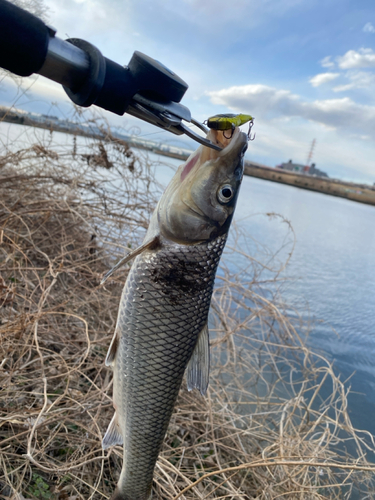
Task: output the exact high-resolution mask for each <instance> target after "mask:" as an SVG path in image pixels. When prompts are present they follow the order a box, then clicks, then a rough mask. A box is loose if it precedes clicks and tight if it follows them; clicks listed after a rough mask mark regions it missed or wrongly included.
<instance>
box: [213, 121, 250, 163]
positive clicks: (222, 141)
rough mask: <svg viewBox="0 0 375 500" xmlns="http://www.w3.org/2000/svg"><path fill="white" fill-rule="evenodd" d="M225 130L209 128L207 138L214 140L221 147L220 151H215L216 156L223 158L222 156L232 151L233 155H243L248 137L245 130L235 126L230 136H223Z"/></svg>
mask: <svg viewBox="0 0 375 500" xmlns="http://www.w3.org/2000/svg"><path fill="white" fill-rule="evenodd" d="M225 132H227V131H225V130H224V131H222V130H210V132H209V133H208V135H207V139H209V140H210V141H212V142H214V143H215V144H217V145H218V146H220V147H221V148H222V150H221V151H219V152H217V153H216V157H217V158H223V157H224V156H227V155H230V154H231V153H232V152H234V154H235V155H238V154H239V155H240V156H241V157H243V156H244V154H245V152H246V150H247V146H248V141H249V138H248V136H247V134H245V132H242V131H241V130H240V129H239V127H236V128H235V129H234V131H233V134H232V136H231V137H230V138H228V137H226V136H225Z"/></svg>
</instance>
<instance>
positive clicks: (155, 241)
mask: <svg viewBox="0 0 375 500" xmlns="http://www.w3.org/2000/svg"><path fill="white" fill-rule="evenodd" d="M158 244H159V236H155V237H154V238H152V240H150V241H148V242H147V243H144V244H143V245H141V246H140V247H138V248H137V249H136V250H133V252H130V253H129V254H128V255H125V257H123V258H122V259H121V260H119V262H117V264H116V265H115V266H113V267H112V269H110V270H109V271H108V272H107V273H106V274H105V275H104V276H103V278H102V281H101V282H100V284H101V285H103V283H105V282H106V281H107V279H108V278H109V277H110V276H112V274H113V273H114V272H115V271H117V269H119V268H120V267H121V266H123V265H124V264H126V263H127V262H129V261H130V260H132V259H134V258H135V257H137V255H139V254H140V253H142V252H143V251H144V250H147V249H149V250H152V249H153V248H156V247H157V246H158Z"/></svg>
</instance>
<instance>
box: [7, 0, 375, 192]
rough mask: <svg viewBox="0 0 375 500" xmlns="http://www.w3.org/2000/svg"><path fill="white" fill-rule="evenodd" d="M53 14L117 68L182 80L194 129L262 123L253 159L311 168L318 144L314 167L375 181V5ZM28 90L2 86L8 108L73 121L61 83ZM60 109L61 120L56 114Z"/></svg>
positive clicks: (223, 4) (163, 5)
mask: <svg viewBox="0 0 375 500" xmlns="http://www.w3.org/2000/svg"><path fill="white" fill-rule="evenodd" d="M24 1H26V2H27V0H24ZM44 4H45V6H46V7H47V15H48V22H49V24H51V25H53V26H54V27H55V28H56V29H57V36H59V37H60V38H63V39H65V38H68V37H77V38H83V39H85V40H87V41H89V42H91V43H93V44H94V45H96V47H98V48H99V49H100V51H101V52H102V53H103V55H105V56H106V57H107V58H109V59H112V60H114V61H116V62H118V63H120V64H127V63H128V62H129V60H130V58H131V56H132V53H133V52H134V51H135V50H139V51H141V52H144V53H145V54H147V55H149V56H151V57H153V58H155V59H157V60H159V61H161V62H162V63H163V64H165V65H166V66H167V67H169V68H170V69H171V70H173V71H174V72H175V73H177V74H178V75H179V76H180V77H181V78H182V79H183V80H185V81H186V82H187V83H188V85H189V89H188V90H187V92H186V94H185V96H184V98H183V99H182V101H181V102H182V104H184V105H185V106H187V107H188V108H189V109H190V111H191V113H192V116H193V117H194V118H195V119H197V120H200V121H204V120H206V119H207V118H208V117H209V116H212V115H215V114H217V113H228V112H231V113H237V112H240V113H246V114H251V115H252V116H254V118H255V120H254V127H253V131H254V132H255V133H256V138H255V140H254V141H253V142H252V143H251V144H250V146H249V149H248V153H247V158H248V159H249V160H253V161H256V162H260V163H263V164H265V165H269V166H276V165H277V164H280V163H281V162H286V161H288V160H290V159H292V160H293V161H294V162H296V163H303V164H305V163H306V161H307V157H308V154H309V151H310V147H311V144H312V141H313V139H316V144H315V148H314V153H313V158H312V161H313V162H315V163H316V166H317V167H318V168H320V169H321V170H323V171H325V172H327V173H328V175H329V176H330V177H335V178H341V179H346V180H353V181H358V182H367V183H371V184H373V183H375V141H374V139H375V2H374V0H357V1H355V2H354V1H353V0H105V1H104V0H44ZM22 85H23V89H26V88H27V89H28V90H27V92H26V94H25V93H20V91H19V90H18V91H16V87H15V84H14V83H13V81H12V80H10V79H6V80H3V81H2V82H1V83H0V104H2V105H7V104H13V103H14V105H15V107H18V108H23V109H26V110H31V111H37V112H43V113H45V112H51V113H52V114H56V113H57V112H60V111H61V110H62V111H61V112H66V113H68V111H67V110H68V108H69V106H70V105H69V104H68V103H69V99H68V98H67V97H66V95H65V93H64V91H63V89H62V88H61V86H59V85H58V84H55V83H54V82H51V81H48V80H46V79H45V78H43V77H37V78H35V77H30V78H27V79H24V81H23V83H22ZM17 92H18V93H17ZM51 102H52V103H53V106H55V107H56V109H58V110H59V111H56V110H55V111H56V112H53V111H51V109H52V108H53V106H52V108H51ZM105 116H106V118H107V119H108V121H109V123H112V124H113V125H115V126H122V127H124V128H125V129H131V130H137V131H138V133H139V135H141V136H145V137H147V138H149V139H153V140H156V141H159V140H160V141H161V140H162V141H163V142H169V143H171V144H179V145H184V144H185V145H187V146H190V147H191V146H193V147H194V143H192V142H191V141H189V140H187V139H184V136H174V135H172V134H165V133H163V132H160V131H159V129H156V128H155V127H152V126H150V125H148V124H146V123H144V122H141V121H139V120H136V119H134V118H132V117H130V116H129V115H125V116H123V117H118V116H115V115H111V114H109V113H107V114H106V115H105ZM132 127H133V128H132ZM134 127H136V129H135V128H134ZM184 141H186V142H184Z"/></svg>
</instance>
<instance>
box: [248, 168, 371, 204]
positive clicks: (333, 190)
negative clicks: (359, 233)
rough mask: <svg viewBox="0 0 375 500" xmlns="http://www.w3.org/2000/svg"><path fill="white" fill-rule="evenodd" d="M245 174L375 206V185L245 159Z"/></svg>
mask: <svg viewBox="0 0 375 500" xmlns="http://www.w3.org/2000/svg"><path fill="white" fill-rule="evenodd" d="M245 175H249V176H251V177H258V178H259V179H264V180H267V181H272V182H279V183H281V184H288V185H289V186H294V187H298V188H301V189H308V190H309V191H317V192H319V193H323V194H329V195H331V196H338V197H340V198H346V199H348V200H352V201H358V202H360V203H366V204H367V205H374V206H375V186H374V187H373V186H369V185H366V184H356V183H354V182H345V181H340V180H338V179H330V178H327V177H315V176H311V175H306V174H300V173H298V172H288V171H285V170H282V169H280V168H272V167H267V166H265V165H260V164H257V163H253V162H251V161H245Z"/></svg>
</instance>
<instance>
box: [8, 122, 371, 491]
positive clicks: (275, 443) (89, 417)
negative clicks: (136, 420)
mask: <svg viewBox="0 0 375 500" xmlns="http://www.w3.org/2000/svg"><path fill="white" fill-rule="evenodd" d="M43 135H44V139H43V141H42V142H41V141H37V142H36V143H35V144H33V145H31V146H30V147H28V148H25V149H23V150H17V151H11V150H9V149H8V148H7V147H5V146H3V152H2V156H1V157H0V165H1V168H0V206H1V208H0V242H1V246H0V273H1V280H0V313H1V325H0V335H1V339H0V340H1V341H0V352H1V356H0V387H1V389H0V449H1V454H0V496H1V495H2V497H4V498H11V497H12V498H19V499H22V498H33V499H34V498H35V499H59V500H68V499H70V500H74V499H85V500H87V499H90V500H91V499H102V498H108V497H109V496H110V494H111V492H112V491H113V489H114V486H115V483H116V482H117V479H118V476H119V472H120V469H121V457H122V450H121V448H118V447H116V448H114V449H112V450H110V451H109V452H106V453H103V451H102V449H101V437H102V435H103V432H104V431H105V429H106V427H107V425H108V422H109V420H110V418H111V416H112V412H113V410H112V402H111V372H110V371H109V370H108V369H107V368H106V367H105V366H104V357H105V354H106V350H107V347H108V345H109V342H110V339H111V335H112V333H113V330H114V325H115V321H116V314H117V308H118V304H119V298H120V294H121V289H122V285H123V282H124V280H125V277H126V272H127V269H126V268H125V269H122V270H121V271H119V272H118V273H117V274H116V275H115V276H114V277H113V279H112V281H110V282H109V284H108V285H106V286H105V287H100V286H99V281H100V278H101V276H102V274H103V273H104V272H105V271H106V270H108V268H109V267H110V266H111V265H112V264H113V262H114V261H116V260H117V259H118V258H119V257H120V256H122V255H123V254H124V252H125V248H126V247H133V246H134V245H135V244H136V243H137V241H139V240H140V238H141V237H142V234H143V231H144V228H145V227H146V226H147V222H148V217H149V214H150V211H151V210H152V208H153V206H154V204H155V201H156V199H155V198H156V191H157V189H155V185H156V184H155V180H154V179H153V178H152V174H151V170H150V169H149V166H148V163H147V160H146V159H145V158H144V159H141V160H140V159H138V158H137V157H136V156H134V154H133V152H132V151H129V150H128V148H127V147H126V145H124V144H119V143H116V142H112V143H107V144H103V143H97V142H96V143H95V142H93V143H92V144H88V143H86V142H84V141H81V140H78V141H77V140H74V141H73V139H72V144H71V148H70V149H69V148H67V146H66V145H65V146H64V147H61V146H58V145H56V144H55V143H54V142H53V137H54V136H53V134H52V135H49V134H48V133H46V132H45V133H44V134H43ZM241 259H242V261H243V262H244V266H245V267H246V272H244V271H242V272H241V273H238V274H237V275H236V274H233V273H231V272H230V271H229V270H228V269H226V268H225V267H222V268H221V271H220V276H219V277H218V279H217V286H216V289H215V293H214V297H213V303H212V306H213V307H212V315H211V332H212V337H213V338H212V353H213V354H212V357H213V363H212V364H213V367H212V371H211V386H210V390H209V393H208V397H207V398H202V397H201V396H200V395H199V394H198V393H196V392H195V391H194V392H193V393H188V392H187V391H186V389H185V388H184V387H183V388H182V390H181V393H180V397H179V400H178V404H177V406H176V410H175V413H174V415H173V417H172V420H171V424H170V427H169V430H168V435H167V439H166V441H165V446H164V449H163V452H162V454H161V456H160V458H159V461H158V463H157V467H156V473H155V491H154V496H153V498H154V499H157V498H160V499H169V500H172V499H175V500H177V498H184V499H186V500H187V499H195V498H198V499H202V500H203V499H207V498H208V499H210V498H228V499H242V500H245V499H247V500H248V499H253V498H257V499H267V500H270V499H276V498H277V499H282V498H288V499H314V500H315V499H320V498H331V499H336V498H356V496H355V495H356V492H357V494H358V498H361V499H364V498H374V497H375V495H374V493H373V492H374V482H373V473H374V471H375V467H372V466H371V464H369V463H368V462H367V460H366V452H367V450H368V449H373V448H374V442H373V439H372V436H370V435H368V434H366V433H364V432H357V431H355V430H354V429H353V427H352V425H351V422H350V419H349V417H348V413H347V391H348V388H347V387H346V386H345V385H344V384H343V383H342V382H341V381H340V379H339V377H338V376H337V375H336V374H335V372H334V370H333V368H332V366H331V364H330V363H329V362H328V361H327V360H325V359H324V358H323V357H322V356H320V355H317V354H314V353H312V352H311V351H310V350H309V349H308V348H307V347H306V345H305V342H304V340H303V339H302V338H301V335H303V337H305V334H306V332H305V325H304V324H303V323H302V322H301V321H292V320H291V319H290V318H288V316H287V315H286V314H285V311H284V310H283V307H281V306H280V298H279V295H278V287H277V278H278V274H277V273H276V274H275V273H273V276H274V278H273V279H272V280H271V282H269V281H270V275H272V272H271V271H270V270H269V268H267V269H265V268H264V267H263V266H262V265H261V264H259V263H258V262H256V261H255V260H253V259H251V257H250V256H247V255H242V256H241ZM264 274H266V275H267V281H268V282H269V283H268V291H267V293H264V292H262V290H264V286H265V285H263V286H261V285H260V282H261V281H262V276H263V275H264ZM277 304H278V305H277ZM358 492H360V493H358Z"/></svg>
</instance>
